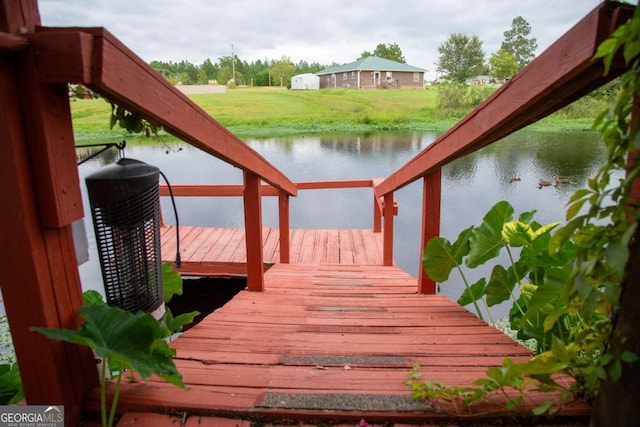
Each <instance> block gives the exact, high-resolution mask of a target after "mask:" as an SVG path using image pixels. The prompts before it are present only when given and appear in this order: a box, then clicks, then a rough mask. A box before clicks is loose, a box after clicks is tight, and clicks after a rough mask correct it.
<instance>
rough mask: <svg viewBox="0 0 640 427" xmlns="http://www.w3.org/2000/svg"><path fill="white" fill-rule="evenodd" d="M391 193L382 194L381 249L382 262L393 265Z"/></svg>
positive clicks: (392, 209) (392, 207)
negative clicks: (382, 226)
mask: <svg viewBox="0 0 640 427" xmlns="http://www.w3.org/2000/svg"><path fill="white" fill-rule="evenodd" d="M393 212H394V205H393V193H388V194H385V196H384V233H383V236H382V237H383V241H384V243H383V249H382V263H383V264H384V265H393Z"/></svg>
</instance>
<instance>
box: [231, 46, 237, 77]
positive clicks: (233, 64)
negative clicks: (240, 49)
mask: <svg viewBox="0 0 640 427" xmlns="http://www.w3.org/2000/svg"><path fill="white" fill-rule="evenodd" d="M231 70H232V71H231V72H232V74H231V77H232V78H233V82H234V83H235V82H236V56H235V54H234V53H233V43H231Z"/></svg>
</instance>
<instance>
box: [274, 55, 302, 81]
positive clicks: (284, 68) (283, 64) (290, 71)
mask: <svg viewBox="0 0 640 427" xmlns="http://www.w3.org/2000/svg"><path fill="white" fill-rule="evenodd" d="M295 72H296V66H295V65H294V64H293V62H291V59H289V58H288V57H286V56H283V57H282V58H281V59H280V60H278V61H273V63H272V64H271V79H272V80H271V81H272V85H273V86H288V85H289V84H290V83H291V77H293V75H294V74H295Z"/></svg>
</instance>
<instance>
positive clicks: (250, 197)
mask: <svg viewBox="0 0 640 427" xmlns="http://www.w3.org/2000/svg"><path fill="white" fill-rule="evenodd" d="M244 230H245V240H246V245H247V285H248V287H249V290H251V291H263V290H264V264H263V256H262V201H261V200H260V177H259V176H258V175H256V174H253V173H251V172H247V171H245V172H244Z"/></svg>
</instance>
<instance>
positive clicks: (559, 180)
mask: <svg viewBox="0 0 640 427" xmlns="http://www.w3.org/2000/svg"><path fill="white" fill-rule="evenodd" d="M555 180H556V185H558V184H571V181H569V180H568V179H567V178H560V177H559V176H556V177H555Z"/></svg>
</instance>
